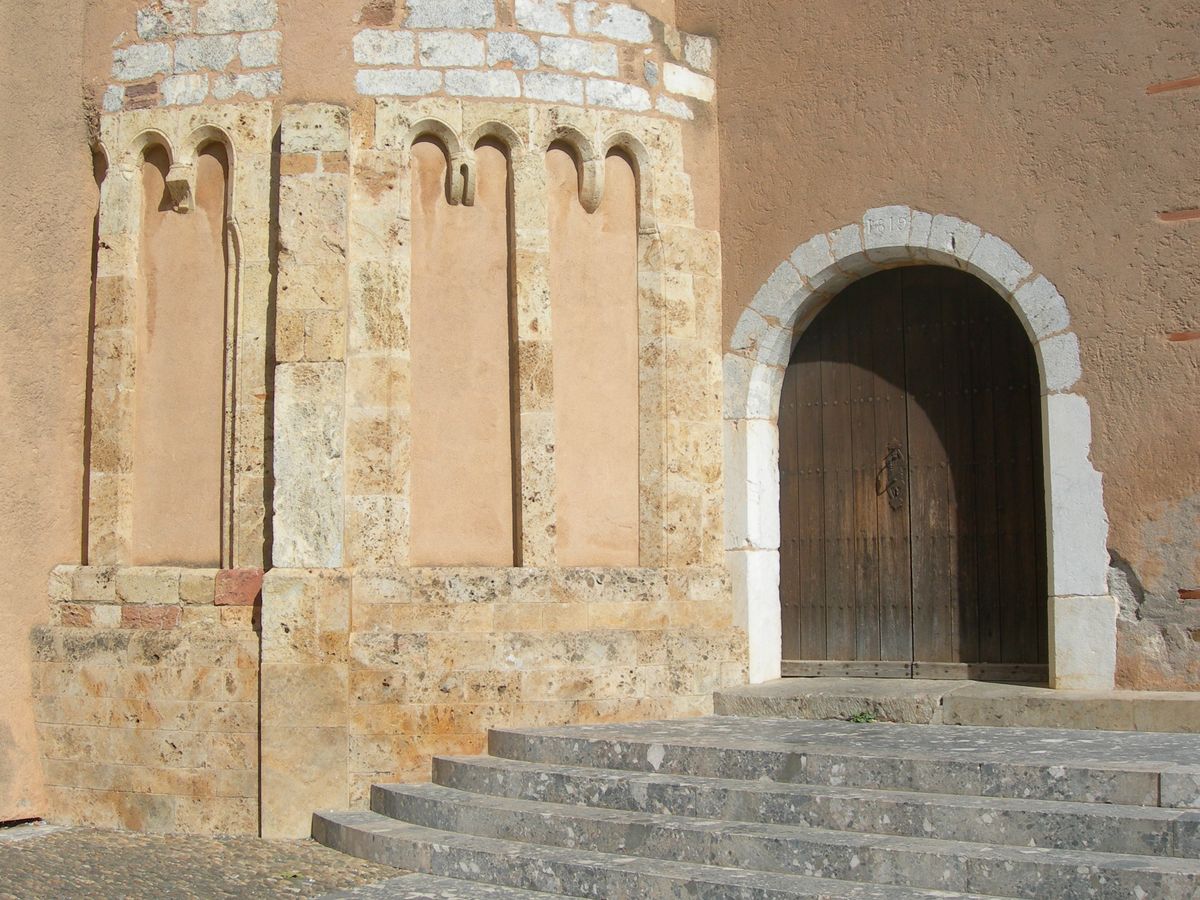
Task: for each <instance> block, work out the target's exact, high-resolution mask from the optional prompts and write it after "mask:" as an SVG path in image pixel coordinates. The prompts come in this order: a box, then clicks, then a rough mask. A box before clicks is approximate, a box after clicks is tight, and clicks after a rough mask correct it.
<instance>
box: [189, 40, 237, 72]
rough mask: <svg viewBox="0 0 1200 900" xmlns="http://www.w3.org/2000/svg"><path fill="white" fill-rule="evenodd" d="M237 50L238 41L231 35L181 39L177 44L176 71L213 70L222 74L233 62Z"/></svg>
mask: <svg viewBox="0 0 1200 900" xmlns="http://www.w3.org/2000/svg"><path fill="white" fill-rule="evenodd" d="M237 49H238V39H237V37H236V36H234V35H231V34H230V35H224V34H222V35H212V36H210V37H193V38H181V39H180V40H178V41H176V42H175V71H176V72H200V71H203V70H205V69H211V70H213V71H217V72H220V71H221V70H223V69H224V68H225V67H226V66H228V65H229V64H230V63H231V62H233V57H234V55H235V54H236V53H237Z"/></svg>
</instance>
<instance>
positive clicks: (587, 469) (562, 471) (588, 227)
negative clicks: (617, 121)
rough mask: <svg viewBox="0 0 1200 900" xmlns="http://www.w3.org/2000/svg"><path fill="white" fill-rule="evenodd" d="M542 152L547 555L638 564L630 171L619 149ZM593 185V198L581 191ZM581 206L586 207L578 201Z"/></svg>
mask: <svg viewBox="0 0 1200 900" xmlns="http://www.w3.org/2000/svg"><path fill="white" fill-rule="evenodd" d="M588 165H589V163H588V161H587V160H586V159H585V158H583V157H582V156H581V154H580V150H579V148H578V147H576V146H573V145H572V144H569V143H567V142H566V141H556V142H555V143H553V144H552V145H551V146H550V149H549V151H548V152H547V155H546V166H547V175H548V178H547V191H548V214H549V227H550V300H551V304H550V305H551V321H552V323H553V325H552V330H553V342H554V414H555V433H556V438H557V440H556V447H555V471H556V474H557V484H556V503H555V508H556V511H557V531H556V559H557V561H558V563H559V564H560V565H565V566H635V565H638V564H639V555H640V554H639V446H640V444H639V378H638V347H639V337H638V212H639V203H638V179H637V174H636V168H635V166H634V164H633V162H632V161H631V160H630V159H629V157H628V156H627V155H626V154H625V153H623V152H621V151H613V152H610V153H609V154H608V155H607V156H606V157H605V158H604V159H603V161H602V164H601V165H602V168H601V170H600V172H601V173H602V177H600V178H597V177H596V173H594V172H590V171H589V168H588ZM601 187H602V194H601V196H600V197H599V202H598V203H596V202H594V201H595V199H596V198H595V197H592V196H590V195H589V191H598V190H600V188H601ZM589 207H591V208H590V209H589Z"/></svg>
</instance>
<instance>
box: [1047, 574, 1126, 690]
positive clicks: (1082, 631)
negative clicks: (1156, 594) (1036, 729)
mask: <svg viewBox="0 0 1200 900" xmlns="http://www.w3.org/2000/svg"><path fill="white" fill-rule="evenodd" d="M1049 638H1050V683H1051V686H1052V687H1054V688H1055V689H1057V690H1061V691H1111V690H1112V689H1113V685H1114V682H1115V680H1116V671H1117V601H1116V599H1115V598H1113V597H1110V596H1104V595H1102V596H1096V597H1080V596H1069V597H1052V598H1051V599H1050V635H1049Z"/></svg>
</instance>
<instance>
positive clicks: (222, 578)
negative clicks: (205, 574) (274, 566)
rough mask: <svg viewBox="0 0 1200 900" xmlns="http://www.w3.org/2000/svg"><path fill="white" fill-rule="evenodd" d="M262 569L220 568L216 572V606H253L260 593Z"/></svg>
mask: <svg viewBox="0 0 1200 900" xmlns="http://www.w3.org/2000/svg"><path fill="white" fill-rule="evenodd" d="M262 583H263V570H262V569H222V570H221V571H220V572H218V573H217V592H216V599H215V600H214V601H213V602H214V603H216V605H217V606H253V605H254V604H255V602H256V601H257V600H258V595H259V594H261V593H262Z"/></svg>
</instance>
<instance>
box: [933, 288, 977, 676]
mask: <svg viewBox="0 0 1200 900" xmlns="http://www.w3.org/2000/svg"><path fill="white" fill-rule="evenodd" d="M974 281H975V280H974V279H973V278H970V276H966V275H963V276H960V279H959V282H958V283H957V284H956V285H955V286H954V288H953V289H952V290H949V291H947V292H946V293H945V294H944V295H943V297H942V322H943V334H944V337H945V341H946V345H945V348H944V355H943V358H944V360H945V369H944V373H945V386H946V389H945V393H946V427H945V430H944V439H945V445H946V455H947V458H948V460H949V463H950V481H949V488H950V495H949V496H950V508H949V527H950V548H949V549H950V582H949V587H950V589H951V591H952V595H951V602H952V604H953V609H952V611H953V613H954V617H955V623H956V627H955V630H954V634H953V635H952V640H953V653H952V655H951V660H952V661H954V662H976V661H978V659H979V610H978V602H979V585H978V572H977V566H976V546H975V545H976V532H977V526H976V521H975V519H976V508H975V507H976V500H975V481H976V477H977V473H976V470H975V453H974V442H973V439H972V434H973V428H974V414H975V403H974V402H973V398H974V395H973V393H972V382H971V353H972V344H971V325H970V323H971V316H972V314H973V309H974V301H975V300H976V299H977V298H976V297H975V296H974V294H973V290H974V289H973V287H972V283H973V282H974Z"/></svg>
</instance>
